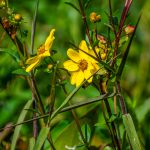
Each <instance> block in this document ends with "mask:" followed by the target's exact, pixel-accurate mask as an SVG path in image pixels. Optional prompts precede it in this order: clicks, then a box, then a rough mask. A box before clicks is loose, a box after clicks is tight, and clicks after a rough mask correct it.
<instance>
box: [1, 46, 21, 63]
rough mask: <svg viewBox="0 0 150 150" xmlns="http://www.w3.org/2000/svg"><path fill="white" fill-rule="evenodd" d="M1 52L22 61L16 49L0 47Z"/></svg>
mask: <svg viewBox="0 0 150 150" xmlns="http://www.w3.org/2000/svg"><path fill="white" fill-rule="evenodd" d="M0 52H5V53H8V54H9V55H10V56H11V57H12V58H13V59H14V60H15V61H16V62H20V58H19V55H18V53H17V52H16V51H14V50H12V49H8V48H0Z"/></svg>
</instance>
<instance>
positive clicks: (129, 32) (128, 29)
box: [124, 25, 135, 34]
mask: <svg viewBox="0 0 150 150" xmlns="http://www.w3.org/2000/svg"><path fill="white" fill-rule="evenodd" d="M134 29H135V27H134V26H130V25H129V26H127V27H125V29H124V31H125V33H126V34H131V33H133V31H134Z"/></svg>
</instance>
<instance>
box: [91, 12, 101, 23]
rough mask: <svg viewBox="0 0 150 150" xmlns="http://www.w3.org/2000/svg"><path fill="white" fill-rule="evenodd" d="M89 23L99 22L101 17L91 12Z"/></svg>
mask: <svg viewBox="0 0 150 150" xmlns="http://www.w3.org/2000/svg"><path fill="white" fill-rule="evenodd" d="M90 21H91V22H93V23H96V22H99V21H101V16H100V15H97V14H96V13H95V12H92V13H91V14H90Z"/></svg>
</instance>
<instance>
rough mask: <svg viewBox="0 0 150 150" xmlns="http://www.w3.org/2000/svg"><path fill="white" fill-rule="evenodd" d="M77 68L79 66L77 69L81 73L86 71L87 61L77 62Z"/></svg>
mask: <svg viewBox="0 0 150 150" xmlns="http://www.w3.org/2000/svg"><path fill="white" fill-rule="evenodd" d="M78 66H79V68H80V69H81V70H82V71H84V70H86V69H87V67H88V63H87V61H86V60H85V59H82V60H81V61H80V62H79V64H78Z"/></svg>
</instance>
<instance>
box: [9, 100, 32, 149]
mask: <svg viewBox="0 0 150 150" xmlns="http://www.w3.org/2000/svg"><path fill="white" fill-rule="evenodd" d="M32 102H33V101H32V100H29V101H28V102H27V103H26V105H25V106H24V108H23V110H22V112H21V114H20V116H19V119H18V121H17V124H19V123H20V122H23V120H24V119H25V117H26V115H27V113H28V111H27V110H25V109H29V108H30V106H31V104H32ZM21 127H22V124H21V125H18V126H16V128H15V131H14V134H13V138H12V142H11V150H15V146H16V143H17V139H18V137H19V133H20V131H21Z"/></svg>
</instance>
